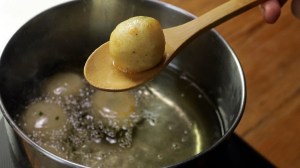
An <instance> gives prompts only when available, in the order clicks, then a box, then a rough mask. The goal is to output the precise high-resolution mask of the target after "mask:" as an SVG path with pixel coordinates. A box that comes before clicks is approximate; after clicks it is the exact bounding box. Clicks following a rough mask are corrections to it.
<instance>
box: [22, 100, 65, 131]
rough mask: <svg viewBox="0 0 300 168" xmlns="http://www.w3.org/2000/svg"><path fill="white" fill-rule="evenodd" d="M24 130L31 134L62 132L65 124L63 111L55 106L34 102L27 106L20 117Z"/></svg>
mask: <svg viewBox="0 0 300 168" xmlns="http://www.w3.org/2000/svg"><path fill="white" fill-rule="evenodd" d="M22 120H23V123H25V124H24V125H23V128H24V130H25V131H26V132H27V133H32V132H43V133H45V134H46V133H47V132H49V133H50V132H53V131H58V130H63V129H64V127H65V125H66V123H67V115H66V113H65V111H64V110H63V109H62V107H60V106H59V105H57V104H53V103H47V102H34V103H32V104H30V105H28V106H27V108H26V110H25V111H24V113H23V116H22Z"/></svg>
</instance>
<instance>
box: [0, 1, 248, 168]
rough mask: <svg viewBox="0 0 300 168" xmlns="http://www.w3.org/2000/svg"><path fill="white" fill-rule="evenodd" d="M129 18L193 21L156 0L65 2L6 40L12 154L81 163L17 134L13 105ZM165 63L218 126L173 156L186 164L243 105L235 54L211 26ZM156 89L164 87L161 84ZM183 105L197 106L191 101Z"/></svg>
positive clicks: (4, 88)
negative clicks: (194, 147) (195, 91)
mask: <svg viewBox="0 0 300 168" xmlns="http://www.w3.org/2000/svg"><path fill="white" fill-rule="evenodd" d="M136 15H146V16H151V17H154V18H156V19H158V20H159V21H160V23H161V24H162V27H164V28H167V27H171V26H176V25H179V24H182V23H185V22H187V21H189V20H191V19H193V16H192V15H191V14H189V13H187V12H185V11H183V10H181V9H179V8H176V7H174V6H171V5H169V4H165V3H162V2H157V1H144V0H128V1H122V0H110V1H107V0H93V1H72V2H69V3H66V4H62V5H59V6H57V7H54V8H51V9H49V10H47V11H45V12H43V13H41V14H39V15H38V16H36V17H34V18H33V19H31V20H30V21H29V22H28V23H26V24H25V25H24V26H23V27H21V28H20V29H19V31H18V32H17V33H16V34H15V35H14V36H13V37H12V38H11V40H10V41H9V43H8V44H7V46H6V48H5V50H4V52H3V54H2V56H1V60H0V80H1V81H2V82H1V83H0V95H1V111H2V112H3V114H4V116H5V118H6V120H7V122H8V123H9V125H8V126H7V129H8V132H9V136H10V141H11V144H14V145H15V147H13V148H18V149H15V150H14V152H15V153H19V154H16V155H20V153H22V154H21V155H24V153H26V154H25V155H28V152H29V153H31V156H29V157H28V158H27V159H26V160H30V157H33V156H39V155H41V154H42V155H43V157H42V159H41V161H40V162H43V163H38V164H41V165H43V164H45V163H47V164H48V165H49V163H51V164H52V165H53V166H55V167H76V166H77V167H84V166H81V165H78V164H75V163H72V162H70V161H67V160H64V159H61V158H59V157H57V156H54V155H52V154H51V153H49V152H46V151H45V150H43V149H42V148H41V147H39V146H38V145H37V144H36V143H34V142H33V141H32V140H30V139H29V138H28V137H27V136H26V135H25V134H24V133H23V132H22V131H21V129H20V128H19V127H18V125H17V124H16V123H15V117H16V116H17V115H18V113H20V110H19V109H20V106H21V105H23V104H24V102H26V100H27V99H28V98H30V97H31V95H32V93H29V92H28V90H31V89H28V88H33V87H37V86H38V85H39V84H40V83H41V81H42V80H43V79H45V78H46V77H47V76H50V75H52V74H54V73H56V72H58V71H61V70H64V69H83V66H84V62H85V60H86V59H87V57H88V56H89V54H90V53H91V52H92V51H93V50H94V49H95V48H97V47H98V46H100V45H101V44H102V43H103V42H105V41H107V40H108V39H109V35H110V32H111V31H112V30H113V28H114V27H115V26H116V25H117V24H118V23H119V22H121V21H123V20H125V19H127V18H129V17H132V16H136ZM169 68H170V69H172V70H173V71H176V73H177V74H178V75H179V76H180V75H183V74H184V76H187V77H188V78H189V79H191V81H193V84H195V85H197V88H199V89H200V90H201V92H203V96H205V98H207V100H209V103H211V105H212V106H213V107H214V108H215V111H214V110H212V113H216V114H214V115H215V117H216V118H217V119H218V121H219V123H218V125H216V127H218V128H220V130H221V131H220V136H218V138H215V139H213V140H212V141H211V142H210V143H208V145H207V146H206V147H205V148H204V149H203V150H202V151H201V152H200V153H198V154H196V155H195V156H192V157H189V158H186V160H184V161H180V162H186V161H190V160H193V159H197V158H199V157H201V155H204V154H205V152H207V151H209V150H211V149H212V148H214V147H215V146H217V145H218V144H219V143H221V142H222V141H223V140H224V139H225V138H226V137H227V136H228V135H230V134H231V133H232V132H233V130H234V128H235V127H236V126H237V124H238V122H239V120H240V118H241V116H242V113H243V108H244V104H245V83H244V76H243V72H242V69H241V66H240V64H239V62H238V60H237V57H236V56H235V54H234V53H233V51H232V50H231V48H230V47H229V46H228V44H227V43H226V42H225V41H224V39H223V38H222V37H221V36H220V35H219V34H218V33H217V32H216V31H214V30H211V31H208V32H206V33H203V34H202V35H200V36H199V37H197V38H196V39H195V40H194V41H193V42H192V43H191V44H189V45H188V46H187V47H186V48H185V49H184V50H183V51H182V52H180V53H179V55H178V56H177V57H176V59H175V60H174V61H172V62H171V64H170V67H169ZM166 71H167V70H166ZM163 73H164V72H163ZM166 79H168V78H165V77H158V78H156V79H154V81H156V82H157V83H158V84H160V85H168V86H170V85H173V84H174V83H172V81H171V82H170V81H168V80H166ZM171 87H175V88H176V86H171ZM162 90H168V87H166V88H163V89H162ZM166 94H167V95H168V96H169V97H174V96H176V95H175V93H174V92H168V91H166ZM191 103H194V104H197V101H195V102H191ZM199 111H201V109H199ZM199 113H200V112H199ZM16 146H18V147H16ZM24 146H25V147H24ZM32 153H35V154H32ZM20 157H22V156H20ZM27 162H28V161H26V164H27ZM29 162H31V161H29ZM180 162H179V163H177V162H176V163H173V164H171V165H174V164H180ZM29 164H32V163H29ZM169 166H170V165H169Z"/></svg>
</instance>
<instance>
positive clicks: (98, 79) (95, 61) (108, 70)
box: [84, 0, 261, 91]
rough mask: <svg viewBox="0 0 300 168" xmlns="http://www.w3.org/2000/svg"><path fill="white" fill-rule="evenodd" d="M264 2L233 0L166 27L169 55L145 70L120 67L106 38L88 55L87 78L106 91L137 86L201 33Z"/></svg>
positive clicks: (166, 51) (154, 73) (149, 78)
mask: <svg viewBox="0 0 300 168" xmlns="http://www.w3.org/2000/svg"><path fill="white" fill-rule="evenodd" d="M260 2H261V1H259V0H230V1H228V2H226V3H224V4H222V5H220V6H218V7H216V8H214V9H212V10H211V11H209V12H207V13H205V14H204V15H202V16H200V17H198V18H196V19H194V20H192V21H190V22H187V23H185V24H182V25H179V26H176V27H172V28H168V29H164V30H163V32H164V36H165V40H166V46H165V59H164V60H163V61H162V62H161V63H160V64H159V65H157V66H155V67H153V68H151V69H149V70H146V71H143V72H139V73H125V72H122V71H119V70H118V69H117V68H116V67H115V66H114V65H113V64H112V58H111V57H110V56H109V43H108V42H106V43H104V44H103V45H101V46H100V47H99V48H97V49H96V50H95V51H94V52H93V53H92V54H91V55H90V57H89V58H88V60H87V62H86V64H85V67H84V75H85V78H86V80H87V81H88V82H89V83H90V84H91V85H92V86H94V87H96V88H98V89H101V90H106V91H123V90H128V89H132V88H134V87H137V86H139V85H141V84H143V83H145V82H147V81H149V80H151V79H152V78H153V77H155V75H157V74H158V73H159V72H160V71H161V70H163V69H164V67H166V66H167V65H168V64H169V62H170V61H171V60H172V59H173V58H174V57H175V56H176V54H177V53H178V52H179V51H180V50H181V49H182V48H183V47H184V46H185V45H186V44H188V43H189V42H190V41H191V40H192V39H193V38H194V37H196V36H197V35H199V33H201V32H204V31H206V30H209V29H211V28H213V27H215V26H217V25H219V24H221V23H223V22H225V21H226V20H228V19H230V18H232V17H234V16H236V15H238V14H240V13H242V12H245V11H247V10H248V9H251V8H253V7H255V6H257V5H258V4H259V3H260ZM245 23H246V22H245Z"/></svg>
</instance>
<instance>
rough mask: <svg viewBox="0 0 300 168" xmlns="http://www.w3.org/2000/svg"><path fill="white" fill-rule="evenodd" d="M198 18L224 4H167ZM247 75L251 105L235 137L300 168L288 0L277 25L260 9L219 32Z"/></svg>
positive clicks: (297, 55)
mask: <svg viewBox="0 0 300 168" xmlns="http://www.w3.org/2000/svg"><path fill="white" fill-rule="evenodd" d="M164 1H165V2H168V3H171V4H173V5H176V6H178V7H180V8H183V9H185V10H187V11H189V12H191V13H192V14H194V15H197V16H199V15H201V14H202V13H204V12H206V11H208V10H209V9H212V8H213V7H215V6H217V5H219V4H221V3H222V2H225V1H224V0H214V1H211V0H164ZM216 30H217V31H218V32H219V33H220V34H221V35H222V36H223V37H224V38H225V40H226V41H227V42H228V43H229V44H230V46H231V47H232V48H233V50H234V51H235V53H236V54H237V56H238V58H239V60H240V62H241V64H242V67H243V70H244V72H245V76H246V84H247V104H246V109H245V113H244V116H243V118H242V120H241V122H240V124H239V125H238V127H237V129H236V133H237V134H238V135H239V136H240V137H242V138H243V139H244V140H245V141H246V142H248V143H249V144H250V145H251V146H252V147H254V148H255V149H256V150H257V151H258V152H259V153H261V154H262V155H263V156H265V157H266V158H267V159H268V160H270V161H271V162H272V163H273V164H274V165H276V166H278V167H300V159H299V158H300V134H299V133H300V20H297V19H296V18H295V17H293V16H292V15H291V11H290V1H289V2H288V3H287V4H285V6H284V7H283V9H282V14H281V17H280V19H279V20H278V22H277V23H275V24H272V25H270V24H266V23H265V22H264V21H263V19H262V16H261V13H260V9H259V8H258V7H256V8H254V9H251V10H250V11H248V12H246V13H244V14H242V15H240V16H237V17H235V18H233V19H232V20H230V21H227V22H226V23H223V24H222V25H220V26H217V27H216Z"/></svg>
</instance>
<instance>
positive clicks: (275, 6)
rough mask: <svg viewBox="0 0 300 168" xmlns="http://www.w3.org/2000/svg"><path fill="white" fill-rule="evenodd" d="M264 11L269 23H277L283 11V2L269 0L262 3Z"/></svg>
mask: <svg viewBox="0 0 300 168" xmlns="http://www.w3.org/2000/svg"><path fill="white" fill-rule="evenodd" d="M261 9H262V13H263V16H264V19H265V21H266V22H267V23H275V22H276V21H277V19H278V18H279V16H280V13H281V3H280V2H279V1H278V0H268V1H266V2H264V3H263V4H261Z"/></svg>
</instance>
